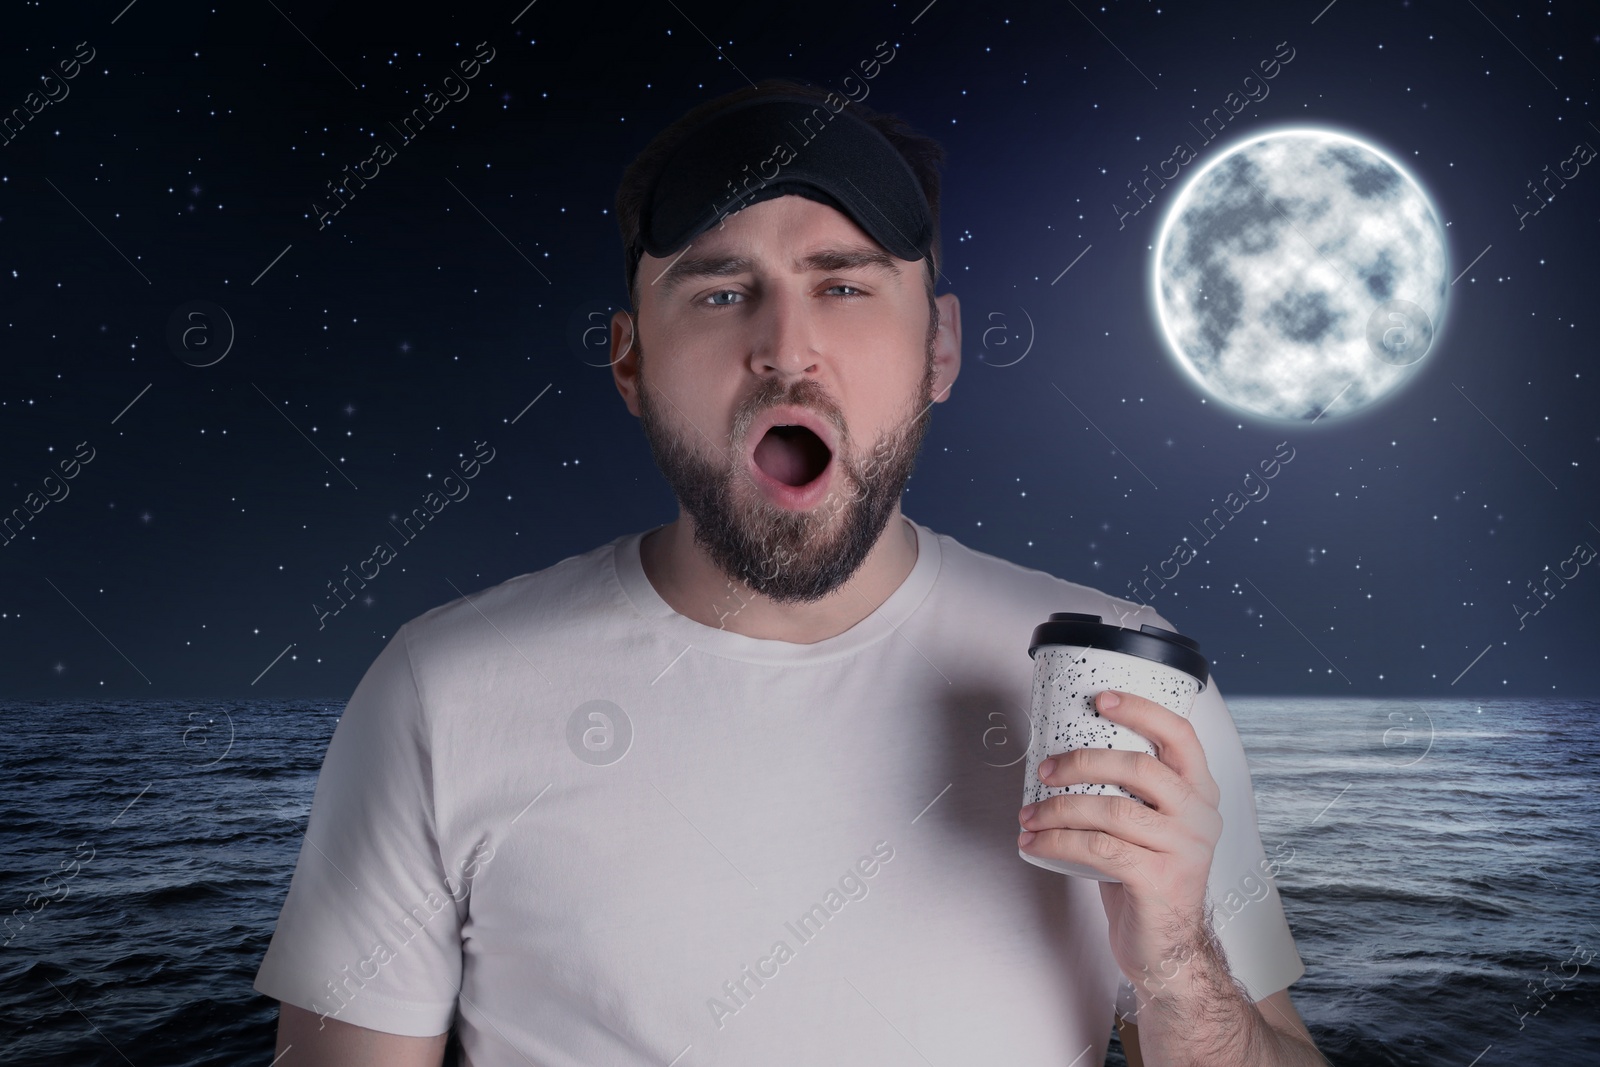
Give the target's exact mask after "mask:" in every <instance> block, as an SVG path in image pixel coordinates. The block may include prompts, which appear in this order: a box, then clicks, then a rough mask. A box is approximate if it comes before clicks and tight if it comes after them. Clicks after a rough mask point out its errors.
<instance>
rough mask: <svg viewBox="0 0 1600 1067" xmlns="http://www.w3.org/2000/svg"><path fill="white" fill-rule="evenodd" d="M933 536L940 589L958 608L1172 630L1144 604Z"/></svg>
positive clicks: (950, 537)
mask: <svg viewBox="0 0 1600 1067" xmlns="http://www.w3.org/2000/svg"><path fill="white" fill-rule="evenodd" d="M930 532H932V531H930ZM934 536H935V537H937V538H938V540H939V552H940V572H939V583H940V586H941V588H942V589H943V591H945V592H946V593H948V594H949V595H951V596H952V597H953V598H955V601H956V602H957V603H959V604H972V605H978V604H983V603H993V604H997V605H1006V606H1011V607H1014V608H1015V610H1017V611H1020V612H1023V613H1024V614H1030V615H1037V616H1038V618H1037V619H1036V621H1037V622H1044V621H1045V620H1046V619H1047V618H1048V617H1049V616H1050V614H1051V613H1052V612H1057V611H1073V612H1083V613H1087V614H1094V615H1099V616H1100V617H1101V618H1102V619H1104V620H1105V621H1106V622H1108V623H1111V624H1113V625H1116V626H1126V627H1131V628H1134V629H1137V628H1138V627H1140V626H1143V625H1145V624H1146V623H1148V624H1150V625H1152V626H1160V627H1162V628H1163V629H1173V626H1172V624H1171V623H1169V622H1168V621H1167V620H1166V619H1164V618H1163V617H1162V616H1161V615H1160V614H1159V613H1158V612H1157V611H1156V610H1155V609H1154V608H1151V607H1150V606H1148V605H1146V604H1140V603H1137V602H1135V601H1131V600H1124V599H1122V598H1121V597H1116V596H1112V595H1110V594H1108V593H1106V592H1104V591H1102V590H1100V589H1097V588H1095V587H1094V586H1091V585H1087V584H1084V583H1082V582H1074V581H1071V580H1069V579H1066V578H1061V577H1058V576H1057V575H1054V574H1051V573H1050V572H1049V571H1046V570H1042V569H1040V568H1038V567H1031V566H1027V565H1025V564H1022V563H1017V562H1015V561H1013V560H1009V559H1004V558H1002V557H1000V556H995V555H991V554H990V553H987V552H982V551H979V550H978V549H975V548H971V547H969V546H967V545H964V544H962V543H961V542H960V541H957V540H956V539H955V538H954V537H952V536H951V535H949V534H944V533H934Z"/></svg>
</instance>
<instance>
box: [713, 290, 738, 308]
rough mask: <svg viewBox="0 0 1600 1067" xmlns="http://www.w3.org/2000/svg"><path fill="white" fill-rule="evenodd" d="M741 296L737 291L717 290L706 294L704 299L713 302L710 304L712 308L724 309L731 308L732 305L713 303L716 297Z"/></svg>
mask: <svg viewBox="0 0 1600 1067" xmlns="http://www.w3.org/2000/svg"><path fill="white" fill-rule="evenodd" d="M743 295H744V294H743V293H741V292H739V291H738V290H737V289H719V290H717V291H716V292H714V293H710V294H708V295H707V297H706V299H707V300H709V301H713V303H712V304H711V306H712V307H722V308H725V307H732V306H733V305H732V304H719V303H715V300H716V298H717V297H719V296H743Z"/></svg>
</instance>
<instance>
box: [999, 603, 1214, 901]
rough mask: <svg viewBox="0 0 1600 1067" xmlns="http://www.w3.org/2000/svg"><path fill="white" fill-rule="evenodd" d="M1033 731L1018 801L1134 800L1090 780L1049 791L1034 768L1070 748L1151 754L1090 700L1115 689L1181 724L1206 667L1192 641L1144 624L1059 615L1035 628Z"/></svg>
mask: <svg viewBox="0 0 1600 1067" xmlns="http://www.w3.org/2000/svg"><path fill="white" fill-rule="evenodd" d="M1028 655H1030V656H1032V657H1033V710H1032V732H1031V735H1030V740H1029V743H1028V758H1027V760H1026V761H1025V767H1026V770H1025V772H1024V777H1023V783H1022V802H1023V803H1024V804H1035V803H1038V802H1039V801H1041V800H1045V799H1047V798H1049V797H1054V796H1060V795H1062V794H1063V793H1071V794H1083V793H1092V794H1110V795H1114V796H1124V797H1133V798H1134V799H1135V800H1137V799H1139V798H1138V797H1136V796H1134V795H1133V794H1132V793H1129V792H1128V791H1127V790H1126V789H1123V788H1122V787H1121V786H1116V785H1097V784H1094V783H1092V782H1086V783H1080V784H1077V785H1068V786H1047V785H1045V784H1044V783H1043V782H1041V781H1039V764H1040V763H1042V762H1044V760H1045V759H1046V758H1047V757H1049V756H1054V755H1059V754H1061V753H1063V752H1070V751H1072V750H1074V749H1079V748H1088V747H1090V746H1093V747H1095V748H1115V749H1122V750H1124V751H1128V752H1144V753H1147V754H1149V755H1152V756H1153V755H1155V754H1156V749H1155V746H1154V745H1152V744H1151V743H1150V742H1149V741H1146V740H1145V739H1144V738H1143V737H1141V736H1140V735H1139V734H1137V733H1135V732H1134V731H1132V730H1130V729H1128V728H1127V727H1125V726H1118V725H1117V724H1115V723H1113V722H1111V721H1110V720H1108V719H1104V718H1101V716H1100V713H1099V712H1097V711H1096V710H1095V709H1094V698H1095V697H1096V696H1098V695H1099V694H1100V693H1102V692H1104V691H1105V690H1107V689H1116V690H1118V691H1120V692H1124V693H1132V694H1134V695H1135V696H1142V697H1144V698H1145V699H1147V700H1152V701H1154V702H1155V703H1157V704H1160V705H1161V706H1162V707H1164V708H1167V709H1169V710H1171V711H1174V712H1176V713H1177V714H1179V715H1182V716H1184V717H1185V718H1187V717H1188V715H1189V709H1190V708H1191V707H1193V706H1194V698H1195V696H1196V695H1198V694H1199V692H1200V690H1202V689H1204V688H1205V687H1206V682H1207V679H1208V677H1209V673H1210V672H1209V669H1208V666H1207V664H1206V658H1205V657H1204V656H1202V655H1201V654H1200V646H1199V645H1198V644H1196V643H1195V642H1194V640H1193V639H1191V638H1188V637H1185V636H1183V635H1182V634H1179V633H1174V632H1173V631H1171V630H1163V629H1162V628H1161V627H1159V626H1151V625H1149V624H1148V623H1146V624H1145V625H1143V626H1140V627H1139V628H1138V629H1137V630H1133V629H1129V628H1127V627H1122V626H1114V625H1111V624H1109V623H1106V622H1103V621H1102V620H1101V617H1100V616H1099V615H1087V614H1083V613H1080V612H1067V611H1058V612H1055V613H1054V614H1052V615H1051V616H1050V619H1049V621H1047V622H1044V623H1041V624H1039V625H1038V626H1037V627H1035V628H1034V631H1033V641H1032V643H1031V644H1029V646H1028ZM1017 854H1018V855H1019V856H1021V857H1022V858H1023V859H1025V860H1027V861H1028V862H1029V863H1032V864H1034V865H1036V866H1039V867H1043V868H1045V869H1046V870H1051V871H1058V872H1060V873H1061V874H1075V875H1077V876H1078V877H1080V878H1092V879H1094V880H1096V881H1100V882H1115V881H1118V880H1119V879H1116V878H1109V877H1107V876H1106V875H1104V874H1101V873H1100V872H1099V871H1096V870H1094V869H1093V868H1092V867H1085V866H1083V865H1081V864H1077V863H1065V862H1061V861H1059V860H1052V859H1046V858H1044V857H1041V856H1031V855H1029V854H1028V853H1026V852H1024V851H1023V850H1021V849H1020V848H1019V849H1018V850H1017Z"/></svg>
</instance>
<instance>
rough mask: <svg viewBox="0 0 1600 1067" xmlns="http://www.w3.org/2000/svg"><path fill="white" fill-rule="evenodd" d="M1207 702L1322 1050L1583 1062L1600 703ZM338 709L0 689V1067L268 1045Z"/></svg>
mask: <svg viewBox="0 0 1600 1067" xmlns="http://www.w3.org/2000/svg"><path fill="white" fill-rule="evenodd" d="M1228 703H1229V706H1230V707H1231V708H1232V709H1233V711H1234V715H1235V718H1236V719H1237V721H1238V723H1239V729H1240V733H1241V735H1242V736H1243V737H1244V740H1245V747H1246V749H1247V750H1248V752H1249V754H1250V763H1251V768H1252V772H1253V774H1254V778H1255V784H1256V791H1257V804H1258V808H1259V809H1260V813H1261V833H1262V842H1263V844H1264V845H1265V846H1266V850H1267V853H1268V855H1275V856H1278V857H1292V858H1290V859H1288V861H1287V862H1282V860H1281V859H1280V863H1281V864H1282V869H1281V872H1280V874H1279V875H1278V883H1279V887H1280V889H1281V890H1282V893H1283V896H1284V901H1285V908H1286V910H1287V911H1288V915H1289V922H1290V925H1291V926H1292V927H1293V929H1294V933H1295V938H1296V941H1297V942H1298V944H1299V947H1300V954H1301V956H1302V957H1303V958H1304V959H1305V961H1306V976H1305V977H1304V978H1302V979H1301V980H1300V981H1299V982H1297V983H1296V984H1295V986H1294V987H1293V990H1292V992H1293V995H1294V997H1295V1003H1296V1004H1297V1005H1298V1007H1299V1009H1300V1012H1301V1014H1302V1015H1303V1016H1304V1017H1305V1019H1306V1021H1307V1022H1308V1024H1309V1025H1310V1026H1311V1029H1312V1032H1313V1033H1314V1034H1315V1035H1316V1037H1317V1040H1318V1043H1319V1045H1320V1047H1321V1048H1322V1051H1323V1053H1324V1055H1326V1056H1327V1057H1328V1059H1329V1061H1330V1062H1331V1063H1333V1064H1335V1065H1338V1067H1344V1065H1351V1067H1355V1065H1361V1067H1381V1065H1385V1064H1446V1065H1455V1067H1469V1065H1472V1064H1473V1063H1474V1062H1476V1063H1477V1064H1478V1065H1479V1067H1492V1065H1495V1064H1512V1063H1517V1064H1525V1063H1538V1062H1540V1061H1541V1060H1542V1061H1548V1062H1549V1063H1553V1064H1563V1065H1565V1064H1588V1063H1600V1011H1596V1007H1597V1005H1600V995H1597V993H1600V980H1597V979H1596V977H1595V976H1596V973H1597V971H1600V863H1597V857H1596V843H1597V836H1600V833H1597V827H1600V797H1597V787H1600V703H1597V702H1593V701H1555V700H1495V701H1486V702H1483V703H1475V702H1464V701H1459V700H1456V701H1416V702H1412V701H1379V700H1336V699H1324V698H1304V699H1276V698H1274V699H1264V698H1246V697H1230V698H1229V700H1228ZM342 708H343V704H342V702H330V703H321V704H307V703H304V702H290V701H254V702H213V703H183V702H172V701H163V702H126V701H124V702H116V703H104V704H96V703H83V704H68V703H14V704H7V705H5V706H0V726H3V729H0V780H3V782H4V800H3V802H0V857H3V860H0V916H5V915H8V914H9V915H10V916H11V918H10V920H9V924H8V926H7V927H6V929H5V930H4V932H3V934H0V941H6V940H7V939H9V941H8V943H6V944H5V947H4V948H3V949H0V1018H3V1019H4V1020H5V1023H4V1029H3V1030H0V1062H3V1063H5V1064H7V1065H10V1064H58V1063H59V1064H75V1065H80V1064H81V1065H88V1064H117V1065H124V1064H128V1063H132V1064H135V1065H138V1067H146V1065H153V1064H162V1065H183V1067H200V1065H211V1064H235V1063H259V1064H263V1065H265V1064H268V1063H270V1062H271V1060H272V1044H273V1034H274V1028H275V1025H276V1021H275V1020H276V1014H277V1004H276V1002H274V1001H269V1000H267V999H265V998H263V997H261V996H260V995H258V994H257V993H256V992H255V991H254V990H253V989H252V988H251V985H250V983H251V981H252V980H253V978H254V976H255V971H256V967H257V966H258V965H259V963H260V960H261V956H262V954H263V953H264V952H265V951H266V946H267V942H268V940H269V939H270V937H271V935H272V927H273V924H274V922H275V921H276V919H277V914H278V909H279V907H280V906H281V905H282V903H283V897H284V894H285V893H286V892H287V890H288V884H289V876H290V874H291V873H292V871H293V868H294V861H295V856H296V854H297V852H298V850H299V846H300V840H301V834H302V833H303V831H304V828H305V822H306V817H307V815H308V813H309V812H310V806H311V793H312V788H313V787H314V785H315V783H316V775H317V770H318V768H319V767H320V766H321V762H322V755H323V752H324V750H325V749H326V747H327V743H328V739H329V737H331V736H332V733H333V728H334V725H335V723H336V722H337V720H338V715H339V713H340V712H341V711H342ZM230 740H231V746H230ZM1280 846H1281V847H1280ZM47 878H48V879H49V881H46V879H47ZM30 895H32V896H31V897H30ZM1115 1061H1116V1058H1115V1054H1114V1058H1113V1060H1112V1061H1108V1062H1115ZM1063 1067H1064V1065H1063Z"/></svg>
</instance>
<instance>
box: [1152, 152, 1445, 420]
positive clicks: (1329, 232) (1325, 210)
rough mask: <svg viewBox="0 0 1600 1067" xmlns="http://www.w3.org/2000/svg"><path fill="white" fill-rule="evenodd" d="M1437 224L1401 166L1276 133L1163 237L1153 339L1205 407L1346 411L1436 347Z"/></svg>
mask: <svg viewBox="0 0 1600 1067" xmlns="http://www.w3.org/2000/svg"><path fill="white" fill-rule="evenodd" d="M1446 261H1447V256H1446V252H1445V239H1444V228H1443V227H1442V226H1441V225H1440V224H1439V219H1438V215H1437V213H1436V212H1435V211H1434V208H1433V205H1432V203H1431V202H1430V201H1429V199H1428V197H1427V195H1426V194H1425V193H1424V192H1423V191H1422V189H1421V187H1420V186H1418V184H1417V182H1416V180H1415V179H1413V178H1412V177H1411V176H1410V175H1409V174H1407V173H1406V172H1405V171H1404V170H1403V169H1402V168H1401V167H1400V166H1399V165H1398V164H1397V163H1395V162H1394V161H1393V160H1391V159H1389V158H1388V157H1386V156H1384V155H1383V154H1382V153H1380V152H1379V151H1377V150H1376V149H1375V148H1373V147H1372V146H1370V145H1367V144H1365V143H1363V142H1361V141H1358V140H1356V139H1355V138H1353V137H1348V136H1345V135H1343V134H1340V133H1335V132H1333V131H1330V130H1318V129H1296V130H1283V131H1280V132H1277V133H1272V134H1268V135H1266V136H1263V137H1259V138H1255V139H1253V140H1250V141H1247V142H1244V143H1242V144H1240V145H1238V146H1237V147H1235V148H1233V149H1231V150H1229V151H1228V152H1227V153H1225V154H1223V155H1222V156H1220V157H1219V158H1217V159H1215V160H1213V161H1212V162H1211V163H1210V164H1208V165H1207V166H1206V167H1204V168H1203V169H1201V170H1200V171H1199V172H1198V173H1196V174H1195V175H1194V176H1193V177H1192V178H1190V179H1189V181H1188V182H1187V183H1186V184H1185V185H1184V187H1183V188H1182V189H1181V190H1180V191H1179V193H1178V195H1177V197H1176V198H1175V199H1174V201H1173V203H1172V207H1171V209H1170V210H1169V211H1168V213H1167V217H1166V220H1165V222H1164V223H1163V224H1162V227H1161V232H1160V235H1159V236H1158V237H1157V239H1156V249H1155V260H1154V272H1153V291H1154V294H1155V303H1156V310H1157V315H1158V318H1159V320H1160V324H1161V330H1162V333H1163V334H1164V335H1165V337H1166V340H1167V343H1168V344H1169V345H1170V346H1171V349H1172V352H1173V354H1174V355H1175V356H1176V358H1177V360H1178V362H1179V363H1180V364H1181V365H1182V366H1183V368H1184V369H1185V370H1186V371H1187V372H1188V373H1189V374H1190V375H1191V376H1193V378H1194V379H1195V380H1196V381H1197V382H1198V383H1199V384H1200V386H1201V387H1202V388H1203V389H1204V390H1205V391H1206V392H1207V393H1208V394H1210V395H1211V396H1214V397H1216V398H1217V399H1219V400H1221V401H1223V402H1224V403H1227V404H1230V405H1232V406H1234V407H1236V408H1239V409H1242V410H1244V411H1247V412H1250V413H1252V414H1255V415H1261V416H1265V417H1267V418H1273V419H1292V420H1313V421H1314V420H1316V419H1318V418H1321V417H1324V416H1330V417H1337V416H1340V415H1349V414H1353V413H1354V412H1356V411H1359V410H1361V409H1363V408H1365V407H1368V406H1369V405H1371V404H1373V403H1375V402H1377V401H1378V400H1380V399H1381V398H1383V397H1384V396H1386V395H1388V394H1390V393H1392V392H1394V391H1395V390H1397V389H1399V388H1400V387H1401V386H1402V385H1403V384H1404V383H1405V382H1406V381H1408V380H1409V379H1410V378H1411V377H1413V376H1414V375H1415V374H1416V373H1417V371H1418V370H1419V368H1420V367H1421V362H1422V359H1423V357H1424V356H1426V355H1427V354H1428V351H1429V350H1430V349H1431V348H1432V347H1433V344H1434V342H1435V340H1436V339H1437V336H1438V332H1439V329H1440V326H1441V324H1442V321H1443V315H1444V310H1445V302H1446V294H1447V293H1448V291H1449V285H1448V283H1447V280H1446V276H1447V273H1448V271H1447V262H1446Z"/></svg>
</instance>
